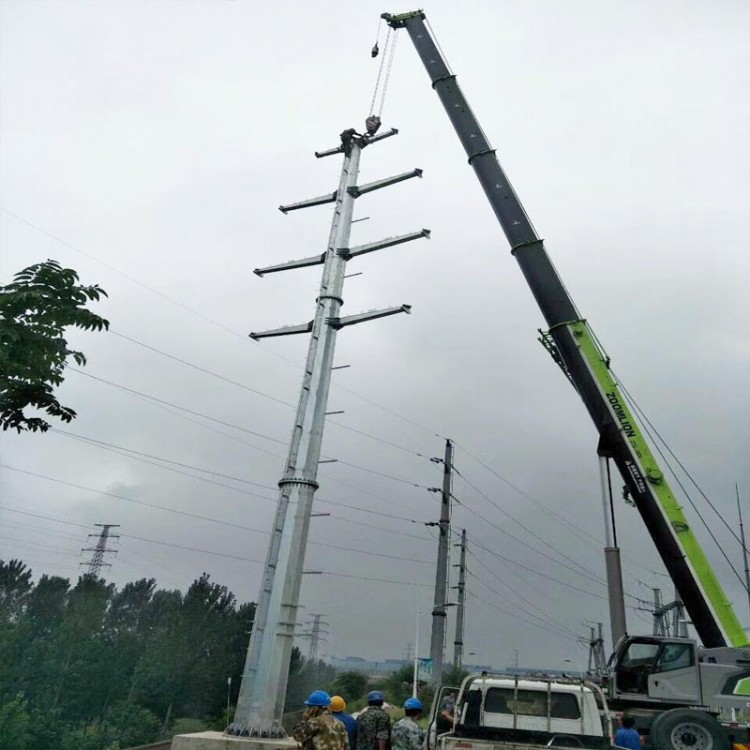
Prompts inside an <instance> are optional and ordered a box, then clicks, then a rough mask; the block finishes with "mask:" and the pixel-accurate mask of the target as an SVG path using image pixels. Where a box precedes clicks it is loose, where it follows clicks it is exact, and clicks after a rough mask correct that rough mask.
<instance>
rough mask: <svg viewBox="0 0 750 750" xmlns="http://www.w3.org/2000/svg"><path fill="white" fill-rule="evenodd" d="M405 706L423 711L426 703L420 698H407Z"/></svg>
mask: <svg viewBox="0 0 750 750" xmlns="http://www.w3.org/2000/svg"><path fill="white" fill-rule="evenodd" d="M404 708H405V709H406V710H407V711H409V710H410V709H411V710H415V709H416V710H418V711H422V710H423V709H424V704H423V703H422V701H421V700H419V698H407V699H406V700H405V701H404Z"/></svg>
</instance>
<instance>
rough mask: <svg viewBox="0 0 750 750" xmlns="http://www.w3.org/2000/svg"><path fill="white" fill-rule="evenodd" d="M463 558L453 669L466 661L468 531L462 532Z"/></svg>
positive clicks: (458, 587) (459, 565)
mask: <svg viewBox="0 0 750 750" xmlns="http://www.w3.org/2000/svg"><path fill="white" fill-rule="evenodd" d="M459 547H460V548H461V557H460V561H459V563H458V586H456V588H457V589H458V609H456V640H455V641H453V669H456V670H458V669H461V666H462V665H463V661H464V620H465V615H466V613H465V605H466V529H464V530H463V531H462V532H461V544H460V545H459Z"/></svg>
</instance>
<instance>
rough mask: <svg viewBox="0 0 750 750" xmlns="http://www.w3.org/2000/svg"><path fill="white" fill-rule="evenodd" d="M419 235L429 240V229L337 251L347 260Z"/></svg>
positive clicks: (398, 243) (410, 239) (401, 242)
mask: <svg viewBox="0 0 750 750" xmlns="http://www.w3.org/2000/svg"><path fill="white" fill-rule="evenodd" d="M420 237H426V238H427V239H428V240H429V239H430V230H429V229H421V230H420V231H418V232H409V234H400V235H398V236H397V237H386V238H385V239H384V240H378V241H377V242H369V243H368V244H366V245H357V246H356V247H342V248H341V249H340V250H339V251H338V254H339V256H340V257H342V258H344V260H349V259H350V258H356V257H357V256H358V255H364V254H365V253H372V252H375V250H382V249H383V248H385V247H393V246H394V245H401V244H403V243H404V242H411V241H412V240H418V239H419V238H420ZM310 265H312V264H310ZM256 273H257V272H256Z"/></svg>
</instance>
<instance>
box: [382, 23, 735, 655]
mask: <svg viewBox="0 0 750 750" xmlns="http://www.w3.org/2000/svg"><path fill="white" fill-rule="evenodd" d="M383 18H384V19H385V20H386V21H387V23H388V24H389V25H390V26H391V27H392V28H394V29H398V28H405V29H406V31H407V32H408V33H409V36H410V37H411V40H412V42H413V43H414V46H415V48H416V49H417V53H418V54H419V57H420V58H421V60H422V62H423V64H424V66H425V68H426V69H427V72H428V74H429V76H430V79H431V80H432V87H433V89H435V91H436V93H437V94H438V96H439V97H440V99H441V102H442V104H443V106H444V107H445V110H446V112H447V114H448V116H449V118H450V120H451V122H452V124H453V126H454V128H455V130H456V133H457V135H458V137H459V139H460V140H461V143H462V144H463V146H464V149H465V151H466V154H467V156H468V159H469V164H470V165H471V166H472V168H473V169H474V171H475V173H476V175H477V177H478V179H479V182H480V184H481V185H482V188H483V189H484V191H485V194H486V195H487V198H488V200H489V202H490V205H491V207H492V209H493V211H494V212H495V215H496V217H497V219H498V221H499V222H500V224H501V226H502V228H503V231H504V233H505V235H506V237H507V239H508V241H509V243H510V245H511V252H512V254H513V255H514V256H515V258H516V260H517V261H518V263H519V265H520V267H521V270H522V272H523V274H524V276H525V277H526V280H527V282H528V284H529V287H530V288H531V291H532V293H533V295H534V297H535V299H536V301H537V303H538V304H539V307H540V308H541V311H542V313H543V315H544V317H545V319H546V321H547V324H548V327H549V332H548V333H546V334H543V335H542V342H543V343H544V345H545V347H546V348H547V349H548V350H549V351H550V353H551V354H552V355H553V357H554V359H555V360H556V361H557V363H558V364H559V365H560V366H561V367H562V369H563V371H564V372H565V373H566V375H567V376H568V378H569V379H570V381H571V383H572V384H573V386H574V387H575V388H576V390H577V391H578V393H579V395H580V396H581V399H582V400H583V402H584V405H585V406H586V408H587V410H588V411H589V414H590V415H591V418H592V419H593V421H594V424H595V425H596V428H597V430H598V432H599V435H600V450H602V451H604V453H605V455H608V456H611V458H612V459H613V460H614V461H615V464H616V465H617V467H618V469H619V471H620V473H621V475H622V477H623V479H624V481H625V483H626V485H627V487H628V490H629V492H630V494H631V497H632V498H633V500H634V502H635V504H636V507H637V508H638V510H639V512H640V513H641V515H642V517H643V520H644V522H645V524H646V527H647V529H648V531H649V533H650V534H651V537H652V539H653V541H654V543H655V545H656V548H657V550H658V551H659V554H660V555H661V558H662V560H663V562H664V565H665V567H666V568H667V570H668V572H669V574H670V576H671V578H672V580H673V581H674V583H675V586H676V588H677V591H678V593H679V595H680V598H681V599H682V601H683V602H684V604H685V607H686V609H687V612H688V614H689V615H690V618H691V621H692V623H693V625H694V627H695V628H696V630H697V632H698V635H699V636H700V638H701V640H702V642H703V645H704V646H705V647H706V648H720V647H725V646H745V645H748V637H747V635H746V634H745V632H744V631H743V629H742V626H741V625H740V622H739V620H738V619H737V616H736V614H735V612H734V610H733V609H732V605H731V603H730V601H729V600H728V599H727V596H726V594H725V593H724V591H723V589H722V587H721V584H720V583H719V581H718V579H717V577H716V575H715V573H714V572H713V570H712V568H711V565H710V564H709V562H708V560H707V558H706V556H705V554H704V552H703V550H702V549H701V546H700V544H699V543H698V540H697V538H696V536H695V534H694V533H693V531H692V529H691V528H690V525H689V523H688V521H687V519H686V518H685V515H684V514H683V512H682V508H681V506H680V504H679V503H678V502H677V500H676V498H675V496H674V494H673V493H672V491H671V489H670V487H669V484H668V483H667V481H666V479H665V477H664V473H663V472H662V470H661V469H660V468H659V465H658V463H657V461H656V459H655V458H654V455H653V453H652V452H651V450H650V448H649V446H648V443H647V441H646V439H645V437H644V435H643V433H642V431H641V429H640V427H639V425H638V422H637V421H636V419H635V418H634V416H633V414H632V413H631V412H630V410H629V409H628V407H627V405H626V403H625V400H624V399H623V398H622V394H621V392H620V389H619V388H618V386H617V383H616V381H615V378H614V377H613V374H612V372H611V370H610V367H609V358H608V357H607V356H606V354H605V353H604V352H603V351H602V349H601V347H600V346H599V345H598V344H597V340H596V337H595V336H594V334H593V333H592V331H591V329H590V327H589V325H588V323H587V322H586V320H585V319H583V317H582V316H581V315H580V314H579V312H578V310H577V309H576V307H575V305H574V303H573V301H572V299H571V298H570V296H569V295H568V292H567V290H566V289H565V286H564V285H563V283H562V281H561V279H560V277H559V276H558V274H557V271H556V270H555V268H554V266H553V265H552V262H551V260H550V259H549V256H548V255H547V251H546V249H545V247H544V241H543V240H542V239H541V238H540V237H539V236H538V235H537V233H536V231H535V230H534V228H533V226H532V224H531V222H530V220H529V218H528V216H527V214H526V212H525V210H524V208H523V206H522V204H521V202H520V200H519V199H518V196H517V195H516V193H515V191H514V190H513V187H512V186H511V184H510V182H509V180H508V178H507V176H506V175H505V172H504V171H503V168H502V166H501V165H500V163H499V161H498V159H497V156H496V154H495V150H494V149H493V148H492V146H491V145H490V143H489V141H488V140H487V138H486V136H485V135H484V132H483V131H482V128H481V126H480V125H479V122H478V121H477V119H476V117H475V116H474V114H473V113H472V111H471V108H470V107H469V105H468V103H467V101H466V99H465V98H464V96H463V93H462V92H461V89H460V88H459V86H458V84H457V82H456V76H455V75H454V74H453V73H452V72H451V71H450V69H449V68H448V66H447V64H446V62H445V60H444V59H443V57H442V55H441V53H440V50H439V49H438V47H437V45H436V43H435V41H434V40H433V38H432V36H431V34H430V33H429V31H428V29H427V27H426V25H425V22H424V21H425V15H424V13H423V12H422V11H421V10H419V11H414V12H410V13H402V14H399V15H392V14H388V13H384V14H383Z"/></svg>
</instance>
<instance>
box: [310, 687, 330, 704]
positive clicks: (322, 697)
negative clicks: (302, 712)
mask: <svg viewBox="0 0 750 750" xmlns="http://www.w3.org/2000/svg"><path fill="white" fill-rule="evenodd" d="M305 705H306V706H330V705H331V696H330V695H328V693H326V691H325V690H313V692H312V693H310V695H309V696H308V697H307V700H306V701H305Z"/></svg>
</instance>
